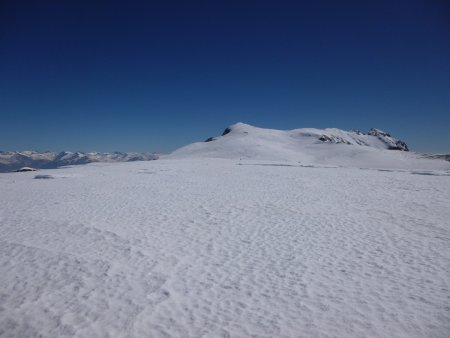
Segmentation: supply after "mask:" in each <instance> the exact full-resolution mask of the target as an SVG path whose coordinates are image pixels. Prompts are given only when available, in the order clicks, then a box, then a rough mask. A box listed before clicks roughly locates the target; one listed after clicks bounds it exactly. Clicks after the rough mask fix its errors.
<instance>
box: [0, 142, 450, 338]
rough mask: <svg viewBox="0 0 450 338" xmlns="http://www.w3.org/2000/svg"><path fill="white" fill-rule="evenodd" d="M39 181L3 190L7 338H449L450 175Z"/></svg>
mask: <svg viewBox="0 0 450 338" xmlns="http://www.w3.org/2000/svg"><path fill="white" fill-rule="evenodd" d="M242 137H244V136H242ZM281 137H284V136H282V135H281V134H280V135H278V134H275V135H274V136H273V138H274V139H275V140H277V139H278V138H281ZM223 140H226V136H225V137H223ZM219 142H221V141H220V140H217V141H214V142H209V143H210V144H220V143H219ZM223 142H227V141H223ZM296 142H297V141H295V140H293V141H292V144H293V146H294V144H295V143H296ZM266 145H267V144H266ZM318 146H319V148H320V145H318ZM328 146H329V145H328ZM336 146H339V148H335V149H344V148H343V147H344V146H346V145H342V144H341V145H336ZM340 146H342V148H341V147H340ZM188 149H189V148H188ZM266 150H267V149H266ZM271 150H273V155H274V156H277V157H281V158H283V159H284V158H285V156H286V154H292V152H290V151H291V150H290V149H288V150H287V151H286V152H282V153H281V154H280V151H281V150H280V149H279V148H277V147H275V146H274V147H273V148H271ZM221 151H223V148H222V149H221ZM242 151H243V154H248V152H247V151H248V148H246V149H243V150H242ZM391 152H392V153H395V154H403V153H402V152H397V151H391ZM255 154H257V155H258V156H261V154H263V153H262V152H256V151H255ZM345 154H346V153H345ZM383 156H384V155H383ZM305 157H306V156H305ZM297 158H298V157H296V159H297ZM336 158H337V157H336V156H335V157H333V159H336ZM358 160H359V159H358ZM395 163H396V164H397V163H398V162H395ZM411 163H412V164H411ZM427 163H428V162H427ZM432 163H434V164H436V165H437V166H438V167H439V166H440V165H441V161H438V160H433V161H432ZM442 163H447V164H448V162H444V161H442ZM416 164H417V162H416V160H415V159H412V160H411V161H410V163H409V164H408V166H411V167H414V165H416ZM405 166H406V165H405ZM44 173H45V175H48V177H49V178H53V179H35V178H37V177H36V176H37V175H36V173H33V172H29V173H8V174H1V175H0V192H1V193H0V253H1V254H0V275H1V279H0V336H2V337H32V336H43V337H60V336H76V337H383V338H385V337H442V338H444V337H448V336H449V333H450V264H449V262H450V226H449V219H450V208H449V205H450V177H449V176H448V175H450V171H449V170H448V169H447V170H431V169H429V170H418V169H417V168H416V169H414V170H374V169H370V170H361V169H358V168H337V167H332V166H325V165H322V166H319V165H303V164H299V163H298V161H295V162H287V161H279V162H277V161H258V160H251V161H250V160H242V161H240V160H239V159H238V160H235V159H199V160H195V159H179V160H159V161H151V162H133V163H115V164H100V163H95V164H89V165H84V166H77V167H71V168H65V169H59V170H45V171H42V172H41V174H44Z"/></svg>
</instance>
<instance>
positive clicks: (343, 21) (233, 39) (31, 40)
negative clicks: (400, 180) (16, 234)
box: [0, 0, 450, 152]
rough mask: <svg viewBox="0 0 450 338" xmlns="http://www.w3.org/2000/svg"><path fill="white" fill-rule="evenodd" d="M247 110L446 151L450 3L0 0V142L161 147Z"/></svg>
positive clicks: (252, 116)
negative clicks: (374, 132)
mask: <svg viewBox="0 0 450 338" xmlns="http://www.w3.org/2000/svg"><path fill="white" fill-rule="evenodd" d="M238 121H242V122H246V123H249V124H253V125H256V126H260V127H268V128H278V129H293V128H301V127H317V128H325V127H337V128H342V129H361V130H364V131H366V130H367V129H369V128H370V127H378V128H380V129H385V130H386V131H389V132H391V133H392V134H393V135H395V136H397V137H399V138H402V139H404V140H405V141H407V142H408V143H409V144H410V146H411V147H412V148H413V150H417V151H432V152H450V4H449V2H448V1H446V0H423V1H418V0H408V1H396V0H390V1H381V0H380V1H354V2H346V1H300V0H298V1H237V2H233V1H202V2H197V1H195V2H194V1H178V2H174V1H170V0H169V1H56V0H54V1H16V0H11V1H5V0H3V1H1V2H0V125H1V128H0V150H24V149H35V150H55V151H58V150H63V149H64V150H98V151H112V150H123V151H132V150H135V151H158V152H167V151H171V150H173V149H174V148H176V147H178V146H181V145H184V144H187V143H190V142H193V141H198V140H203V139H205V138H207V137H208V136H213V135H217V134H220V133H221V131H222V130H223V129H224V128H225V127H226V126H227V125H229V124H232V123H235V122H238Z"/></svg>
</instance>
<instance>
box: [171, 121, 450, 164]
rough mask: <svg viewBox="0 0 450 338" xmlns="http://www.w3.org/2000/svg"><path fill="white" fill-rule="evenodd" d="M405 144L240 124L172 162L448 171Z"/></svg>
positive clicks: (379, 136) (384, 137) (375, 134)
mask: <svg viewBox="0 0 450 338" xmlns="http://www.w3.org/2000/svg"><path fill="white" fill-rule="evenodd" d="M408 150H409V149H408V146H407V145H406V143H405V142H403V141H400V140H398V139H396V138H394V137H392V136H391V135H390V134H388V133H386V132H384V131H382V130H379V129H371V130H370V131H369V133H368V134H364V133H362V132H360V131H344V130H340V129H336V128H327V129H315V128H301V129H294V130H275V129H264V128H258V127H254V126H251V125H248V124H245V123H236V124H234V125H231V126H229V127H227V128H226V129H225V131H224V132H223V134H222V135H221V136H217V137H210V138H209V139H207V140H206V141H205V142H197V143H193V144H190V145H187V146H184V147H182V148H180V149H177V150H176V151H174V152H173V153H172V154H170V155H169V156H168V157H167V158H228V159H239V160H269V161H284V162H295V163H298V162H300V163H303V164H322V165H339V166H351V167H370V168H398V169H447V168H450V165H449V164H448V163H445V162H444V161H439V160H430V159H424V158H423V156H422V155H419V154H416V153H412V152H409V151H408Z"/></svg>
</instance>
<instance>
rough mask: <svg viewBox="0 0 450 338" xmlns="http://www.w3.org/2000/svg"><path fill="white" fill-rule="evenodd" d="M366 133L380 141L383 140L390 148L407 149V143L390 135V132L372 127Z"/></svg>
mask: <svg viewBox="0 0 450 338" xmlns="http://www.w3.org/2000/svg"><path fill="white" fill-rule="evenodd" d="M367 134H368V135H371V136H375V137H377V138H378V139H379V140H380V141H382V142H384V143H385V144H386V145H387V147H388V149H390V150H402V151H409V148H408V145H407V144H406V143H405V142H403V141H400V140H398V139H396V138H394V137H392V136H391V135H390V134H388V133H386V132H384V131H382V130H380V129H375V128H372V129H370V130H369V132H368V133H367Z"/></svg>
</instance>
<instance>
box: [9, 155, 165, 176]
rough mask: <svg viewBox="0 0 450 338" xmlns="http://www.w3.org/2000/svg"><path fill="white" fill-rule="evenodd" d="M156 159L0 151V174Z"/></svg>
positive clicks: (146, 156) (136, 156)
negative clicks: (27, 168)
mask: <svg viewBox="0 0 450 338" xmlns="http://www.w3.org/2000/svg"><path fill="white" fill-rule="evenodd" d="M156 159H158V155H156V154H152V153H133V152H130V153H122V152H113V153H99V152H89V153H84V152H70V151H63V152H60V153H54V152H37V151H20V152H19V151H0V172H8V171H13V170H16V169H19V168H21V167H25V166H27V167H33V168H38V169H50V168H58V167H62V166H66V165H76V164H86V163H91V162H129V161H150V160H156Z"/></svg>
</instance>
